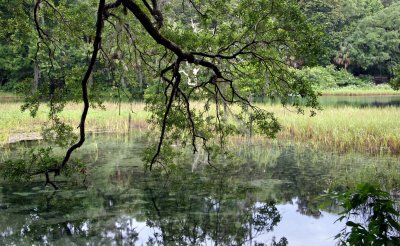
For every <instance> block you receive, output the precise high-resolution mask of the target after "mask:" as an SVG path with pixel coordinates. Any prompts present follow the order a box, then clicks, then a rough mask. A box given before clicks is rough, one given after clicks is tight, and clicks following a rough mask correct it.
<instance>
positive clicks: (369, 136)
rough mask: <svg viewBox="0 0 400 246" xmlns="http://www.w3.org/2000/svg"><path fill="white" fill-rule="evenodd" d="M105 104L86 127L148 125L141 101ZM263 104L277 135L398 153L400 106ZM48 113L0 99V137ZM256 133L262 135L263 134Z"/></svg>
mask: <svg viewBox="0 0 400 246" xmlns="http://www.w3.org/2000/svg"><path fill="white" fill-rule="evenodd" d="M105 106H106V108H107V110H105V111H103V110H101V109H91V110H90V111H89V115H88V119H87V129H88V131H90V132H117V133H126V132H128V130H129V128H131V129H135V130H139V131H145V130H147V129H148V128H147V127H148V126H147V123H146V118H147V116H148V113H147V112H145V111H144V104H141V103H137V104H132V105H130V104H122V105H121V113H120V114H119V107H118V105H117V104H112V103H106V104H105ZM262 107H266V109H267V110H269V111H272V112H274V113H275V114H276V116H277V117H278V118H279V120H280V122H281V124H282V126H283V129H282V131H281V132H280V133H279V134H278V136H277V139H278V140H285V141H286V140H289V141H294V142H299V143H305V144H308V145H310V146H313V147H317V148H325V149H328V150H335V151H339V152H351V151H355V152H361V153H370V154H374V155H375V154H385V153H390V154H394V155H399V154H400V125H399V124H398V119H399V118H400V109H399V108H395V107H386V108H352V107H344V108H326V109H324V110H323V111H320V112H319V113H318V114H317V116H315V117H309V116H307V115H298V114H296V113H293V112H291V111H289V110H287V109H283V108H282V107H281V106H278V105H276V106H262ZM80 112H81V105H75V104H73V105H68V106H67V107H66V109H65V110H64V112H63V113H62V115H61V116H62V117H63V118H64V119H65V120H66V121H67V122H68V123H70V124H72V125H73V126H74V125H75V126H78V122H79V118H80ZM130 112H131V113H130ZM129 114H131V121H130V125H129ZM46 117H47V108H46V107H42V108H41V109H40V110H39V112H38V115H37V117H36V118H31V117H30V115H29V113H28V112H24V113H21V112H20V104H18V103H5V104H0V119H1V120H0V143H5V142H8V141H16V140H18V139H19V138H29V137H32V138H35V137H37V135H33V136H32V135H31V136H29V135H27V134H28V133H31V134H33V133H38V132H40V130H41V128H42V126H43V125H44V124H45V122H46ZM256 138H258V139H260V140H262V141H264V140H265V139H264V138H263V137H262V136H256Z"/></svg>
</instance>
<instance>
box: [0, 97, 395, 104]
mask: <svg viewBox="0 0 400 246" xmlns="http://www.w3.org/2000/svg"><path fill="white" fill-rule="evenodd" d="M22 101H23V99H22V97H1V96H0V103H15V102H22ZM256 101H259V102H264V103H267V104H277V103H279V101H278V100H274V101H271V100H262V99H257V100H256ZM318 101H319V102H320V104H321V106H323V107H328V106H333V107H346V106H351V107H399V106H400V95H376V96H321V97H319V99H318Z"/></svg>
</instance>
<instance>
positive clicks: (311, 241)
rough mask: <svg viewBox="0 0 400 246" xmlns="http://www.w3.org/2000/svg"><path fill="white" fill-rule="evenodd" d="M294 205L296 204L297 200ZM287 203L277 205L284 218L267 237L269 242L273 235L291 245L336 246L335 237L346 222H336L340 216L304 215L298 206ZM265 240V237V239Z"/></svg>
mask: <svg viewBox="0 0 400 246" xmlns="http://www.w3.org/2000/svg"><path fill="white" fill-rule="evenodd" d="M293 204H296V201H295V199H294V200H293ZM293 204H290V203H287V204H284V205H277V208H278V211H279V213H280V214H281V216H282V219H281V222H279V224H278V225H277V226H276V227H275V228H274V231H273V232H272V233H270V234H267V235H266V236H265V239H267V241H270V240H271V234H272V235H273V236H275V237H276V238H277V239H278V238H281V237H286V238H287V239H288V241H289V245H291V246H292V245H293V246H297V245H313V246H317V245H324V246H325V245H326V246H328V245H335V241H334V237H335V235H336V234H337V233H338V232H339V231H340V230H341V229H343V227H344V225H345V222H344V221H343V222H339V221H338V222H336V223H334V222H335V221H336V219H337V218H338V216H337V215H336V214H331V213H327V212H322V215H321V217H320V218H318V219H316V218H314V217H312V216H307V215H302V214H300V213H299V212H297V206H295V205H293ZM263 238H264V237H263Z"/></svg>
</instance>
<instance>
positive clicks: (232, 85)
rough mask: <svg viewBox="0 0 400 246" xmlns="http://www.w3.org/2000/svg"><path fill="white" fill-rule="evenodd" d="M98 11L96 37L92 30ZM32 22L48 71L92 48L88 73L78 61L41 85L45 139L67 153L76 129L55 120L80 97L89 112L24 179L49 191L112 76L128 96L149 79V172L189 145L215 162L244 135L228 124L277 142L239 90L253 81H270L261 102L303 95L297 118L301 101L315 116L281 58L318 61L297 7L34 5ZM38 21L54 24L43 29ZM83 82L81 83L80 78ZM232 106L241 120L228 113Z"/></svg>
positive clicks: (265, 0)
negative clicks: (52, 157) (57, 154)
mask: <svg viewBox="0 0 400 246" xmlns="http://www.w3.org/2000/svg"><path fill="white" fill-rule="evenodd" d="M94 4H97V10H94V8H93V6H94ZM42 5H43V7H40V6H42ZM82 10H84V11H82ZM94 11H96V12H97V14H96V25H95V32H93V29H92V27H93V26H94V25H93V23H90V22H91V21H92V19H91V17H92V16H93V15H92V14H90V13H91V12H94ZM33 12H34V15H33V16H34V18H33V19H34V20H33V21H34V23H35V25H34V26H35V30H36V32H37V34H38V37H39V40H38V44H43V45H39V48H40V50H47V51H48V52H50V53H52V54H56V55H53V56H49V57H47V59H46V60H47V62H48V63H50V64H55V63H59V62H60V60H63V59H66V57H67V58H68V57H70V55H69V54H65V53H66V52H67V51H71V52H72V53H74V52H77V53H82V51H83V52H84V51H86V50H87V49H88V46H89V45H91V46H92V47H93V48H92V51H91V52H90V55H89V56H88V59H87V60H88V66H87V68H86V71H82V70H83V69H82V66H81V62H82V60H79V59H76V60H78V61H79V62H78V63H76V64H75V63H74V61H72V60H68V62H67V64H71V63H72V65H71V67H67V69H63V68H64V67H62V66H61V67H60V69H59V70H57V69H52V70H51V73H52V74H53V75H52V76H51V77H53V78H56V77H57V78H61V81H62V83H61V84H60V85H57V86H54V82H52V81H54V80H52V79H48V80H47V82H48V83H47V85H45V83H44V85H43V88H52V89H51V91H50V94H52V95H53V96H50V98H49V99H50V100H49V101H50V102H49V106H50V109H51V110H50V111H51V114H50V119H51V120H52V121H53V122H54V124H53V125H54V127H53V128H52V129H51V130H52V131H51V134H48V135H49V136H53V137H55V138H54V139H55V141H56V142H57V143H62V145H63V146H66V144H69V143H71V142H72V141H73V138H72V141H71V138H70V136H71V135H72V133H73V128H72V127H71V126H68V125H66V124H65V123H64V122H61V120H60V118H59V117H58V113H59V112H61V111H62V109H63V107H64V105H65V103H66V102H68V101H70V100H77V96H80V97H81V99H80V100H81V101H82V102H83V105H84V106H83V111H82V116H81V121H80V125H79V136H78V140H77V142H75V143H73V144H72V146H71V147H70V148H69V149H68V150H67V152H66V155H65V157H64V158H63V160H62V161H60V162H56V163H52V164H49V165H47V166H45V167H42V168H34V169H33V170H32V169H30V170H29V171H28V176H29V175H34V174H41V173H44V174H46V179H47V182H48V183H50V182H51V181H50V180H49V175H48V174H49V173H54V174H55V175H59V174H60V173H61V171H62V170H64V168H65V167H66V166H67V162H68V161H69V159H70V157H71V154H72V152H73V151H74V150H75V149H77V148H79V147H80V146H82V144H83V143H84V141H85V120H86V116H87V113H88V110H89V108H90V106H91V105H93V104H90V102H91V100H92V101H93V98H94V99H96V98H97V97H96V95H97V93H96V91H97V90H96V88H97V89H98V88H100V89H101V87H104V86H106V85H107V84H104V83H101V82H99V79H100V78H104V77H106V76H107V74H109V73H110V71H111V72H112V73H113V78H114V81H115V78H116V77H119V79H118V81H119V82H118V84H119V86H122V87H124V85H123V83H122V81H129V80H130V79H133V78H134V77H135V76H132V75H135V74H136V75H138V76H136V77H137V78H138V77H139V76H144V77H146V78H147V79H146V84H147V86H148V88H147V90H146V91H145V100H146V103H147V109H148V110H150V111H151V112H152V116H151V118H150V122H151V123H152V124H153V126H154V128H155V130H157V131H156V132H159V138H158V143H157V144H156V148H155V149H154V147H151V148H150V149H149V150H148V151H147V153H148V154H149V155H148V158H147V160H148V162H149V168H150V169H151V168H152V166H153V164H155V163H161V164H165V163H166V162H167V161H168V158H169V156H168V154H169V153H171V151H173V148H171V147H170V146H171V143H172V141H174V142H179V143H180V144H181V145H182V146H185V145H189V146H190V147H191V148H192V150H193V152H196V151H198V149H199V148H204V149H205V150H206V151H207V152H208V153H209V159H211V152H212V150H213V151H215V150H218V149H221V148H222V147H223V144H224V141H225V138H226V136H227V135H228V134H231V133H238V132H239V131H240V128H239V127H238V126H237V124H233V123H231V122H235V121H239V122H241V124H242V125H244V126H247V128H248V127H249V126H250V124H254V125H255V126H256V129H257V130H258V131H260V132H262V133H264V134H266V135H267V136H269V137H273V136H274V135H275V134H276V132H277V131H278V130H279V128H280V125H279V123H278V121H277V119H276V118H275V117H274V115H273V114H272V113H270V112H267V111H265V110H263V109H261V108H259V107H257V106H255V105H253V104H252V103H251V101H250V100H249V99H248V97H249V94H248V93H247V92H251V90H246V89H245V90H242V89H241V84H243V80H245V79H246V78H255V77H257V74H258V75H262V76H261V77H262V78H268V79H266V80H263V79H262V80H259V79H256V80H254V81H256V83H261V84H267V86H266V87H264V88H265V94H266V95H267V96H274V97H279V98H281V100H282V101H283V102H284V103H288V102H289V100H288V98H289V97H290V98H293V95H298V96H296V97H294V98H295V100H294V101H292V104H293V106H295V107H297V108H298V109H299V110H300V111H301V108H300V104H301V102H302V100H304V101H305V102H306V106H311V107H314V108H316V107H317V100H316V94H315V93H314V92H313V91H312V89H311V85H310V84H309V83H308V82H306V81H302V80H301V79H300V78H295V77H294V76H295V74H294V73H293V72H291V70H290V69H289V66H288V65H287V63H286V58H285V57H288V56H293V57H302V58H304V59H306V60H307V61H308V62H312V60H313V59H314V58H315V54H316V53H317V52H318V41H319V35H318V34H316V33H315V32H314V29H313V27H312V26H311V25H310V24H307V23H306V21H305V19H304V16H303V15H302V13H301V12H300V10H299V7H298V4H297V2H296V1H283V0H278V1H277V0H257V1H250V0H230V1H226V0H217V1H215V0H188V1H177V0H171V1H161V0H160V1H156V0H152V1H147V0H142V1H137V0H117V1H114V2H107V3H106V1H105V0H99V1H83V2H82V1H65V2H64V1H50V0H37V1H36V2H35V7H34V9H33ZM87 17H89V18H87ZM39 18H44V19H45V20H48V21H46V22H45V23H41V22H40V21H39ZM89 23H90V24H89ZM67 29H68V31H67ZM71 32H72V33H71ZM113 40H114V41H113ZM57 54H59V55H57ZM64 54H65V56H64ZM77 57H82V56H77ZM68 59H69V58H68ZM61 68H62V69H61ZM70 72H71V74H69V73H70ZM82 73H83V74H84V75H83V78H82V79H81V80H80V82H78V79H77V76H78V75H79V74H82ZM61 75H64V76H61ZM115 75H118V76H115ZM90 81H92V82H90ZM238 81H239V82H240V81H242V82H240V83H239V84H238V83H237V82H238ZM89 82H90V83H89ZM52 83H53V84H52ZM93 83H94V84H95V85H100V87H99V86H97V87H96V86H93V85H92V84H93ZM244 84H245V86H248V85H246V83H244ZM52 85H53V86H52ZM78 85H79V86H78ZM77 86H78V87H77ZM254 86H260V85H257V84H256V85H254ZM77 88H79V89H77ZM65 92H68V93H67V95H68V96H64V95H65V94H66V93H65ZM43 94H44V92H43V91H42V92H40V93H39V94H36V95H34V96H31V97H30V98H29V99H28V102H27V104H26V105H25V108H26V109H28V108H29V109H31V111H32V113H33V114H34V113H35V112H36V111H37V109H38V107H39V103H38V102H39V101H38V99H40V97H41V96H43ZM54 95H61V96H54ZM194 100H196V106H194V105H193V104H192V102H193V101H194ZM212 105H213V106H212ZM235 105H236V106H239V111H237V110H236V109H235V110H232V107H234V106H235ZM232 119H233V120H232ZM245 128H246V127H245ZM60 129H61V130H60ZM215 136H217V137H215ZM61 140H62V141H61ZM49 163H51V162H49ZM21 170H23V172H27V170H26V169H24V168H21Z"/></svg>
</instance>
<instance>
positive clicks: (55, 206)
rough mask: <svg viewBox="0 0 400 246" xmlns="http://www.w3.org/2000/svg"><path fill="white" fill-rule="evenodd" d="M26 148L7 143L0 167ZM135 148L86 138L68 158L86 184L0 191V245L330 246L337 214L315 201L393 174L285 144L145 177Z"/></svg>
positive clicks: (131, 142)
mask: <svg viewBox="0 0 400 246" xmlns="http://www.w3.org/2000/svg"><path fill="white" fill-rule="evenodd" d="M34 145H37V144H35V143H34V144H32V143H26V144H13V145H10V146H8V147H7V148H4V149H2V150H1V151H2V152H0V155H2V157H1V158H3V159H0V161H1V160H4V158H10V157H12V156H15V155H19V154H20V153H21V152H22V151H24V150H25V149H29V148H30V147H31V146H34ZM144 146H145V144H144V142H143V140H141V139H140V138H134V139H132V137H130V136H112V135H109V136H108V135H102V136H98V135H97V136H96V135H95V136H93V137H91V138H89V140H88V142H87V144H86V145H85V146H84V148H83V149H81V150H80V151H79V152H78V153H77V155H76V156H79V158H81V159H82V160H84V161H85V162H87V163H88V170H89V172H88V174H87V176H86V178H83V177H80V178H77V179H72V181H71V180H70V181H68V182H67V181H66V180H64V181H63V180H58V182H57V184H58V185H59V186H60V187H61V189H60V190H59V191H54V190H52V189H50V188H49V187H47V188H46V189H44V188H43V184H44V183H43V180H38V181H34V182H30V183H27V184H23V183H6V182H3V183H0V222H1V223H0V244H1V245H33V244H35V245H37V244H41V245H44V244H50V245H84V244H85V245H133V244H135V245H146V244H148V245H187V244H190V245H263V244H265V245H270V244H271V242H272V240H275V241H276V242H278V241H280V240H283V241H284V240H287V241H288V242H289V245H334V244H335V241H334V236H335V235H336V234H337V233H338V232H339V231H340V230H341V229H342V228H343V226H344V224H343V223H340V222H336V223H334V222H335V220H336V219H337V218H338V215H337V214H338V212H339V211H340V208H339V207H338V206H337V205H336V204H335V203H334V202H332V201H331V200H327V199H321V197H320V195H321V194H324V192H325V191H326V189H328V187H333V186H334V187H337V188H340V187H342V188H343V187H345V186H346V185H348V184H349V182H356V181H357V180H358V179H363V178H367V179H370V178H371V177H370V176H368V175H373V176H374V177H375V176H376V177H379V178H381V179H382V180H386V181H388V183H387V185H391V183H390V180H393V179H396V177H398V174H399V173H400V171H399V170H398V169H396V170H395V172H396V173H394V171H393V169H391V170H390V171H389V172H388V173H387V172H384V171H385V170H389V169H388V168H387V167H389V166H390V167H393V166H395V167H396V168H397V166H398V165H396V161H397V160H396V159H390V158H386V159H383V158H369V157H362V156H357V155H347V156H340V155H336V154H334V153H323V152H317V151H313V150H310V149H308V148H306V147H304V146H296V145H292V144H285V145H282V144H269V145H267V144H265V145H263V144H260V145H256V146H250V147H247V146H241V147H238V148H237V150H236V151H235V155H233V156H223V157H221V158H219V159H218V161H216V163H214V165H213V166H210V165H208V164H202V159H203V157H204V156H203V155H201V154H199V155H198V156H195V157H191V156H190V155H187V156H184V157H182V158H181V159H179V160H181V161H180V163H179V165H177V166H176V167H173V168H172V169H171V170H170V172H169V173H168V174H165V172H162V169H160V170H154V171H152V172H145V171H144V168H143V164H142V161H141V155H140V153H141V152H142V150H143V147H144ZM1 153H2V154H1ZM349 163H351V164H349ZM376 166H381V167H382V169H383V170H382V171H383V172H380V170H377V169H376ZM369 168H371V169H369ZM397 171H398V172H397ZM83 180H84V184H83V183H82V181H83Z"/></svg>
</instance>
